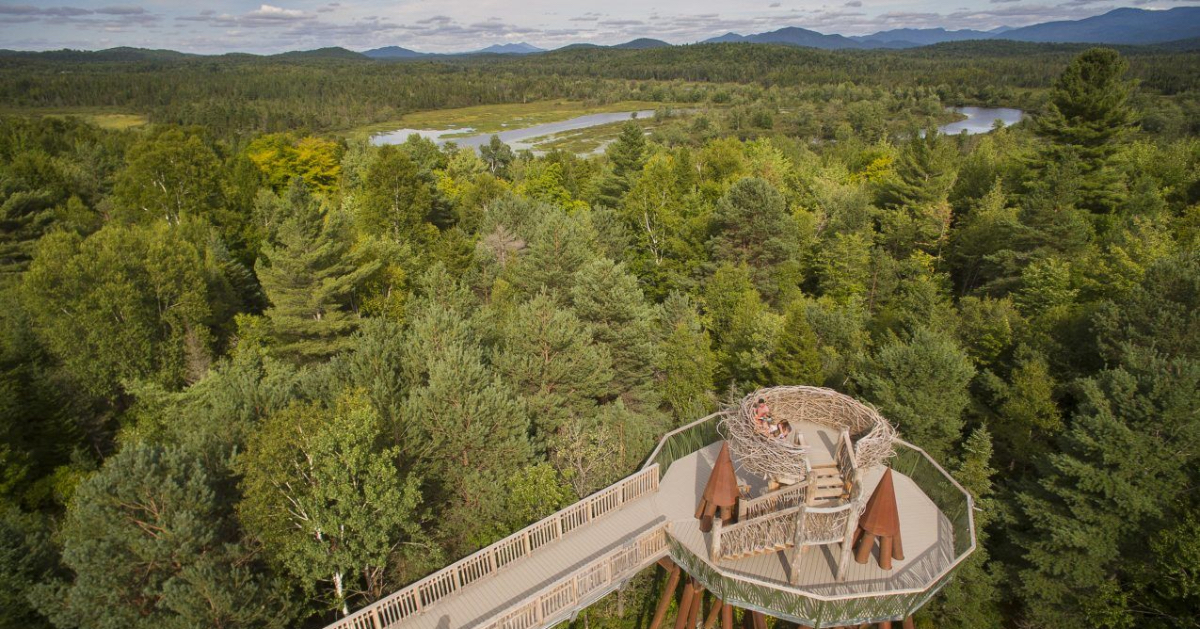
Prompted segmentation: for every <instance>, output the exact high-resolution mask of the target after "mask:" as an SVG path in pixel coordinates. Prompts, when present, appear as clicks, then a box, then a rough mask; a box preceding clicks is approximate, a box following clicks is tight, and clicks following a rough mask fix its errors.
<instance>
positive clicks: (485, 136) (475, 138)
mask: <svg viewBox="0 0 1200 629" xmlns="http://www.w3.org/2000/svg"><path fill="white" fill-rule="evenodd" d="M953 109H954V111H956V112H958V113H960V114H963V115H964V116H966V117H967V119H966V120H959V121H958V122H952V123H950V124H947V125H942V126H941V127H938V131H939V132H941V133H943V134H946V135H958V134H959V133H961V132H962V131H966V132H967V133H969V134H976V133H987V132H988V131H991V130H992V124H993V122H994V121H996V120H999V121H1001V122H1003V123H1004V125H1005V126H1008V125H1011V124H1016V123H1018V122H1020V121H1021V118H1022V117H1024V115H1025V114H1024V112H1022V111H1021V110H1020V109H1008V108H1003V107H995V108H990V107H954V108H953ZM635 115H636V117H638V118H653V117H654V111H653V110H650V109H647V110H643V111H616V112H610V113H603V114H588V115H586V116H578V117H575V118H571V119H569V120H560V121H558V122H547V123H543V124H537V125H533V126H532V127H523V128H520V129H508V130H505V131H500V132H498V133H479V134H473V131H474V129H471V128H470V127H460V128H457V129H397V130H395V131H389V132H387V133H380V134H377V135H374V136H371V143H372V144H375V145H380V144H400V143H402V142H404V141H405V140H407V139H408V137H409V136H411V135H414V134H415V135H419V136H421V137H423V138H428V139H430V140H433V141H434V142H436V143H437V144H439V145H441V144H446V143H447V142H454V143H455V144H458V145H459V146H463V147H470V148H475V149H477V148H479V147H481V146H483V145H484V144H487V143H488V142H490V141H491V139H492V136H493V135H498V136H500V139H501V140H503V141H504V143H505V144H508V145H509V146H510V147H512V148H513V149H514V150H517V151H520V150H524V149H529V150H536V148H537V144H538V143H539V142H535V140H545V139H549V136H552V135H554V134H556V133H563V132H566V131H576V130H579V129H586V128H588V127H594V126H597V125H602V124H610V123H613V122H620V121H622V120H629V119H630V118H631V117H634V116H635Z"/></svg>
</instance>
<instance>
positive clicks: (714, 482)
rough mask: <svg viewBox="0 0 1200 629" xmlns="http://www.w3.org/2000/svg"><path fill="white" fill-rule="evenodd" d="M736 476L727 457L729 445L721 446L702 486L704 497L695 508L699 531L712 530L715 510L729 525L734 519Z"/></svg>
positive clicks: (735, 511) (736, 500) (729, 458)
mask: <svg viewBox="0 0 1200 629" xmlns="http://www.w3.org/2000/svg"><path fill="white" fill-rule="evenodd" d="M738 498H739V496H738V484H737V475H736V474H734V472H733V459H732V458H731V457H730V455H729V443H728V442H726V443H723V444H721V453H720V454H718V455H717V462H716V464H714V465H713V470H712V474H711V475H710V476H709V477H708V484H707V485H705V486H704V495H703V496H702V497H701V498H700V504H699V505H697V506H696V517H697V518H698V519H699V520H700V530H701V531H703V532H705V533H707V532H709V531H711V530H712V522H713V516H715V515H716V513H717V508H720V509H721V520H722V521H723V522H724V523H726V524H729V523H731V522H733V521H734V520H735V519H736V516H737V503H738Z"/></svg>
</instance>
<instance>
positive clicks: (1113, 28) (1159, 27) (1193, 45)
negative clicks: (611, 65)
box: [0, 6, 1200, 62]
mask: <svg viewBox="0 0 1200 629" xmlns="http://www.w3.org/2000/svg"><path fill="white" fill-rule="evenodd" d="M978 40H993V41H995V40H1004V41H1018V42H1030V43H1090V44H1112V45H1131V46H1137V45H1151V44H1155V45H1157V44H1168V45H1169V47H1170V48H1171V49H1176V50H1195V49H1197V47H1198V45H1200V44H1198V43H1197V42H1200V6H1197V7H1175V8H1173V9H1167V10H1147V9H1136V8H1122V9H1114V10H1112V11H1109V12H1107V13H1104V14H1102V15H1096V16H1093V17H1089V18H1083V19H1080V20H1067V21H1057V22H1045V23H1042V24H1034V25H1031V26H1023V27H1020V28H1012V27H1008V26H1001V27H998V28H993V29H991V30H988V31H981V30H973V29H961V30H946V29H944V28H899V29H890V30H886V31H879V32H877V33H872V34H870V35H856V36H851V37H847V36H844V35H837V34H825V33H820V32H817V31H814V30H809V29H806V28H800V27H798V26H787V27H784V28H780V29H777V30H774V31H768V32H764V33H754V34H750V35H741V34H738V33H725V34H724V35H719V36H716V37H711V38H709V39H705V40H704V41H701V42H699V43H700V44H726V43H756V44H784V45H788V46H800V47H810V48H820V49H825V50H844V49H880V48H884V49H901V48H917V47H921V46H929V45H937V44H945V43H950V42H963V41H978ZM669 46H672V44H669V43H667V42H665V41H662V40H658V39H650V38H639V39H634V40H632V41H628V42H625V43H622V44H615V45H612V46H602V45H598V44H592V43H585V42H580V43H575V44H570V45H567V46H563V47H562V48H559V49H558V50H570V49H580V48H609V49H618V50H645V49H652V48H664V47H669ZM543 52H547V51H546V50H545V49H543V48H539V47H537V46H534V45H532V44H529V43H526V42H519V43H513V44H495V45H491V46H488V47H486V48H483V49H480V50H474V51H468V52H457V53H427V52H418V51H415V50H412V49H409V48H404V47H401V46H394V45H393V46H384V47H382V48H373V49H370V50H365V51H362V52H355V51H352V50H347V49H345V48H340V47H327V48H319V49H316V50H296V51H289V52H284V53H278V54H274V55H251V54H248V53H237V52H230V53H225V54H226V55H227V56H232V57H241V56H245V57H259V56H262V57H279V58H285V59H286V58H293V59H310V58H311V59H343V60H355V59H361V60H364V61H365V60H368V59H376V60H397V61H398V60H408V59H425V58H439V57H451V56H465V55H476V54H496V55H531V54H538V53H543ZM0 55H2V56H6V57H14V56H15V57H29V56H36V57H39V58H49V59H60V60H78V61H88V62H96V61H109V62H163V61H173V60H177V59H185V58H203V57H205V56H206V55H199V54H191V53H183V52H176V51H174V50H151V49H145V48H131V47H119V48H109V49H106V50H95V51H87V50H71V49H62V50H49V51H44V52H32V51H20V50H0Z"/></svg>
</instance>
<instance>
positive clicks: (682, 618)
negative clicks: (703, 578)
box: [675, 577, 696, 629]
mask: <svg viewBox="0 0 1200 629" xmlns="http://www.w3.org/2000/svg"><path fill="white" fill-rule="evenodd" d="M695 595H696V585H695V584H694V583H693V582H692V579H691V577H689V578H688V580H687V582H686V583H684V585H683V598H681V599H679V613H678V614H676V616H675V629H684V627H686V626H687V617H688V613H689V612H690V611H691V610H692V598H694V597H695ZM694 627H695V625H693V628H694Z"/></svg>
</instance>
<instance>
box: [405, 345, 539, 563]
mask: <svg viewBox="0 0 1200 629" xmlns="http://www.w3.org/2000/svg"><path fill="white" fill-rule="evenodd" d="M420 332H421V329H420V328H415V329H414V330H413V331H411V332H410V333H409V338H408V340H407V341H406V343H408V344H416V345H419V346H427V345H429V344H430V342H431V341H430V339H425V338H419V337H417V336H416V334H419V333H420ZM483 358H484V356H483V351H482V349H481V348H480V347H479V346H477V345H472V344H466V343H460V342H456V341H453V340H449V341H447V342H446V343H445V345H444V349H442V350H441V351H440V352H438V353H436V354H434V355H432V356H430V357H429V358H428V363H427V376H426V378H425V379H424V380H423V381H422V382H421V383H420V384H418V385H416V386H414V387H413V388H412V390H411V391H410V393H409V395H408V398H407V399H406V400H405V403H404V406H403V408H402V412H401V414H400V420H399V422H398V430H399V442H400V443H401V444H402V445H403V447H404V451H405V453H406V454H407V455H408V456H409V457H411V458H412V459H413V461H414V464H415V468H416V469H417V470H419V471H420V472H421V474H422V476H423V477H424V479H425V489H424V492H423V495H424V496H425V498H426V499H427V500H428V501H429V504H430V505H431V506H432V507H433V508H435V509H436V512H435V515H436V518H437V522H438V532H439V536H440V537H441V538H442V539H443V540H444V543H445V545H446V546H447V548H448V549H449V552H450V555H451V556H462V555H463V554H465V553H467V552H470V551H471V550H474V549H476V548H478V547H480V546H483V545H485V544H487V543H489V542H491V541H493V538H492V537H491V536H492V535H493V534H494V527H493V526H492V525H491V523H490V522H488V521H487V519H486V518H481V517H480V514H496V513H501V512H503V510H504V508H505V505H506V500H507V497H506V496H505V495H504V494H503V493H501V492H498V491H496V488H497V487H500V486H502V485H503V483H504V482H506V480H507V479H510V478H512V477H513V475H514V474H516V473H518V471H519V470H521V469H523V468H524V467H525V465H526V464H528V463H529V462H530V456H531V448H530V445H529V440H528V435H529V432H530V420H529V417H530V413H529V411H527V410H526V408H527V407H526V405H525V404H523V403H522V400H521V399H520V398H518V397H517V396H516V395H514V392H513V390H512V389H511V388H510V387H509V386H506V385H505V384H504V383H503V382H502V381H501V380H500V378H499V377H498V376H497V375H496V374H495V373H494V372H493V371H492V370H491V369H489V368H488V366H487V365H486V364H485V363H484V360H483ZM530 410H532V409H530Z"/></svg>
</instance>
